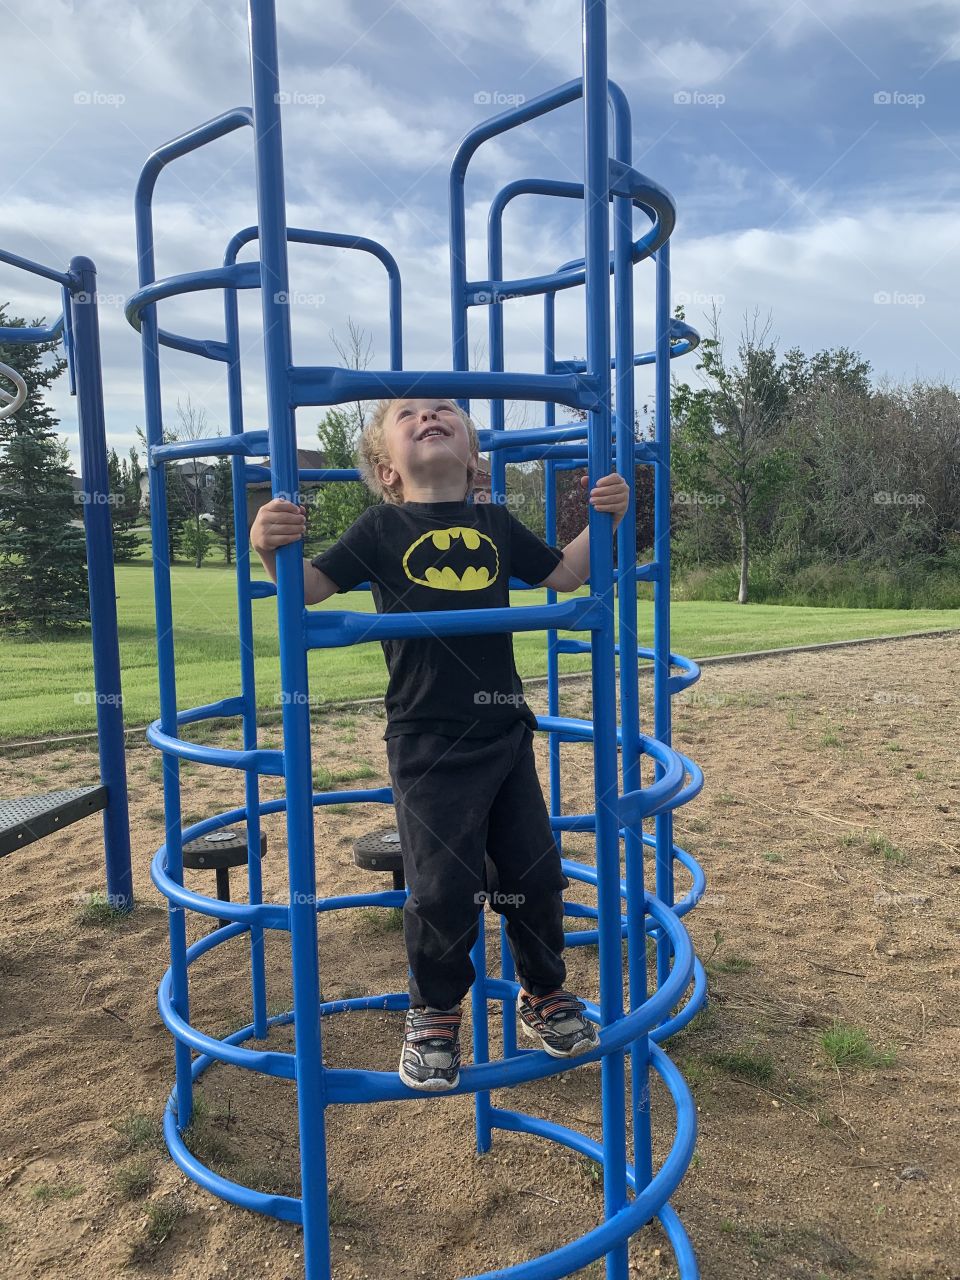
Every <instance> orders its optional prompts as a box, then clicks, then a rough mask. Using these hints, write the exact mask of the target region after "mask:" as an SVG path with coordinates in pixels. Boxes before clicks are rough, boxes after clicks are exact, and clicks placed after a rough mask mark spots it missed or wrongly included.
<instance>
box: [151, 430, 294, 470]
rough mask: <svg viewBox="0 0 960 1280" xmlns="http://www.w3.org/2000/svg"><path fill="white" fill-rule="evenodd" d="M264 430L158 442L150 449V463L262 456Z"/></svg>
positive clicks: (155, 464)
mask: <svg viewBox="0 0 960 1280" xmlns="http://www.w3.org/2000/svg"><path fill="white" fill-rule="evenodd" d="M267 447H268V445H267V432H266V431H233V432H231V434H230V435H228V436H212V437H210V439H208V440H178V441H176V442H175V443H174V444H158V445H155V446H154V447H153V448H152V449H151V450H150V465H151V466H157V465H158V464H159V463H161V462H173V461H174V459H176V458H229V457H236V456H241V457H244V458H263V457H265V456H266V453H267Z"/></svg>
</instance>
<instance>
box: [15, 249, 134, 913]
mask: <svg viewBox="0 0 960 1280" xmlns="http://www.w3.org/2000/svg"><path fill="white" fill-rule="evenodd" d="M0 262H2V263H5V264H6V265H7V266H12V267H16V268H17V269H18V270H21V271H27V272H29V273H30V274H31V275H35V276H41V277H42V278H43V279H45V280H52V281H53V282H54V283H55V284H59V285H60V293H61V304H62V308H63V309H62V312H61V314H60V315H59V316H58V318H57V319H56V320H55V321H54V323H53V324H51V325H49V326H47V327H46V328H26V327H16V328H14V327H2V328H0V342H3V343H6V344H8V345H11V346H32V345H37V344H41V343H48V342H56V341H57V340H58V339H60V340H62V342H63V346H64V351H65V353H66V357H67V370H68V377H69V384H70V393H71V395H75V396H76V398H77V425H78V429H79V434H80V476H81V485H82V494H83V497H84V502H83V530H84V539H85V543H86V559H87V588H88V592H89V597H90V631H91V640H92V645H93V683H94V691H95V695H94V696H95V698H96V711H97V745H98V750H99V756H100V781H101V783H102V785H103V786H105V787H106V788H107V805H106V808H105V809H104V810H103V843H104V856H105V861H106V889H107V901H108V902H109V903H110V904H111V905H112V906H114V907H116V908H117V909H118V910H120V911H129V910H130V909H131V908H132V907H133V875H132V872H131V867H130V818H129V809H128V799H127V761H126V756H125V754H124V739H123V695H122V692H121V686H120V644H119V636H118V631H117V590H116V583H115V580H114V572H113V527H112V524H111V521H110V483H109V476H108V472H107V438H106V429H105V425H104V413H103V379H102V366H101V360H100V325H99V319H98V314H97V270H96V267H95V266H94V265H93V263H92V262H91V261H90V259H89V258H83V257H78V258H73V259H72V260H71V262H70V267H69V269H68V270H67V271H66V272H63V271H57V270H55V269H54V268H52V267H44V266H41V265H40V264H39V263H37V262H31V261H30V260H29V259H28V258H22V257H20V256H19V255H18V254H15V253H8V252H6V251H4V250H0Z"/></svg>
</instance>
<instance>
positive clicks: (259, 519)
mask: <svg viewBox="0 0 960 1280" xmlns="http://www.w3.org/2000/svg"><path fill="white" fill-rule="evenodd" d="M306 528H307V509H306V507H304V506H303V505H300V506H297V504H296V503H294V502H288V501H287V500H286V498H271V499H270V501H269V502H265V503H264V504H263V506H262V507H261V508H260V510H259V511H258V512H257V514H256V517H255V519H254V521H253V524H252V525H251V526H250V542H251V544H252V545H253V549H254V551H256V552H257V553H258V554H260V553H261V552H264V551H276V549H277V547H285V546H287V545H288V544H289V543H291V542H299V541H300V539H301V538H302V537H303V535H304V533H305V532H306Z"/></svg>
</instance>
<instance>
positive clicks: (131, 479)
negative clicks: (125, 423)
mask: <svg viewBox="0 0 960 1280" xmlns="http://www.w3.org/2000/svg"><path fill="white" fill-rule="evenodd" d="M145 475H146V471H144V469H143V467H142V466H141V465H140V455H139V453H137V451H136V449H135V448H131V450H130V463H129V469H128V470H127V471H126V477H127V479H126V485H127V490H126V494H127V502H128V503H129V505H130V508H131V510H133V511H135V512H136V515H137V519H139V518H140V516H141V515H142V514H143V492H142V490H141V487H140V486H141V484H142V482H143V477H144V476H145Z"/></svg>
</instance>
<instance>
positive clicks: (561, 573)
mask: <svg viewBox="0 0 960 1280" xmlns="http://www.w3.org/2000/svg"><path fill="white" fill-rule="evenodd" d="M580 482H581V484H584V485H586V484H588V483H589V481H588V479H587V477H586V476H582V477H581V480H580ZM589 501H590V503H591V505H592V506H593V507H594V509H595V510H597V511H607V512H609V513H610V514H611V515H612V516H613V524H612V526H611V527H612V529H613V530H615V529H616V527H617V525H618V524H619V523H620V521H621V520H622V519H623V516H624V513H625V511H626V509H627V506H628V504H629V502H630V489H629V488H628V486H627V482H626V480H624V478H623V476H621V475H619V474H618V473H617V472H615V471H614V472H611V474H610V475H608V476H603V477H601V479H599V480H598V481H597V483H596V484H595V485H594V487H593V488H592V489H591V490H590V497H589ZM589 576H590V526H589V525H587V527H586V528H585V529H583V530H581V532H580V533H578V534H577V536H576V537H575V538H574V539H572V541H570V542H568V543H567V545H566V546H565V547H564V548H563V559H562V560H561V561H560V563H559V564H558V565H557V567H556V568H555V569H554V570H553V572H552V573H551V574H550V576H549V577H547V578H544V580H543V581H542V582H540V583H538V584H537V585H538V586H541V587H550V588H551V589H552V590H554V591H576V590H577V588H578V587H582V586H583V584H584V583H585V582H586V580H587V578H589Z"/></svg>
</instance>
